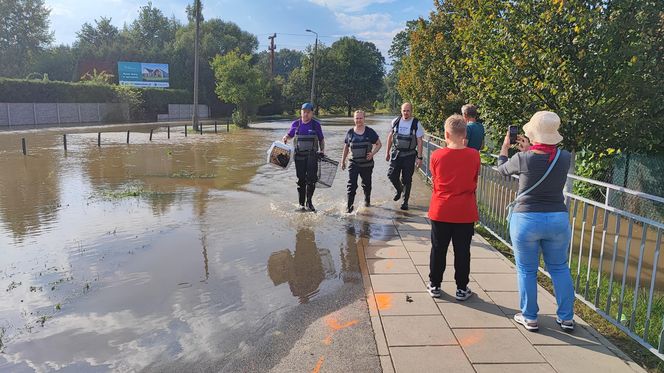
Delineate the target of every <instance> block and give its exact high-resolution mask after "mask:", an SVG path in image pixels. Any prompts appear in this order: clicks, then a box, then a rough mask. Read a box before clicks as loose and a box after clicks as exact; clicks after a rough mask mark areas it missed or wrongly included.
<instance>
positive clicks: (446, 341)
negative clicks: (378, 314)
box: [382, 315, 457, 347]
mask: <svg viewBox="0 0 664 373" xmlns="http://www.w3.org/2000/svg"><path fill="white" fill-rule="evenodd" d="M382 321H383V328H384V330H385V336H386V337H387V345H388V346H389V347H393V346H439V345H440V346H442V345H456V344H457V341H456V338H455V337H454V334H452V330H451V329H450V328H449V327H448V326H447V323H446V322H445V318H444V317H443V316H441V315H435V316H385V317H383V318H382Z"/></svg>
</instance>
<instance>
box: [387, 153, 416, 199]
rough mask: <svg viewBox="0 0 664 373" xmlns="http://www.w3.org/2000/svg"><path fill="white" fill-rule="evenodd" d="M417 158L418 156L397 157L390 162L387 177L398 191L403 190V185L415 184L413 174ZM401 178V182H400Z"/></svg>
mask: <svg viewBox="0 0 664 373" xmlns="http://www.w3.org/2000/svg"><path fill="white" fill-rule="evenodd" d="M415 157H417V154H412V155H408V156H405V157H397V158H396V159H393V160H391V161H390V168H389V170H388V171H387V177H388V178H389V179H390V181H391V182H392V184H393V185H394V187H395V188H396V189H397V190H401V186H402V183H403V185H410V184H411V183H412V182H413V173H414V172H415ZM399 177H401V182H399Z"/></svg>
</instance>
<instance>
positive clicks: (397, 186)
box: [392, 182, 403, 201]
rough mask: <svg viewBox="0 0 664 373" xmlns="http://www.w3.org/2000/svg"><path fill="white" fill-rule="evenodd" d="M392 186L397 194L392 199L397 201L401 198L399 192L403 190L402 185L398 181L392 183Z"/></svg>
mask: <svg viewBox="0 0 664 373" xmlns="http://www.w3.org/2000/svg"><path fill="white" fill-rule="evenodd" d="M392 184H393V185H394V188H396V190H397V194H395V195H394V200H395V201H398V200H400V199H401V193H402V192H403V186H402V184H401V183H400V182H396V183H392Z"/></svg>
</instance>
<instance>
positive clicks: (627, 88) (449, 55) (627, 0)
mask: <svg viewBox="0 0 664 373" xmlns="http://www.w3.org/2000/svg"><path fill="white" fill-rule="evenodd" d="M663 53H664V3H662V2H661V1H656V0H612V1H608V2H606V1H590V0H571V1H562V0H551V1H535V0H524V1H518V2H508V1H504V2H479V3H478V2H474V1H469V0H448V1H445V2H443V1H436V9H435V11H434V12H432V14H431V17H430V19H429V20H426V21H424V20H421V21H420V22H419V23H418V25H417V27H416V28H415V29H414V30H413V31H411V32H410V50H409V51H408V53H407V55H406V57H404V59H403V68H402V69H401V71H400V72H399V90H400V93H401V94H402V95H403V96H404V97H405V98H406V99H407V100H411V101H413V103H414V105H415V110H416V112H417V114H418V115H420V116H422V117H423V118H424V119H425V121H426V122H429V121H435V122H439V123H440V122H441V120H442V119H443V118H444V117H446V116H447V115H449V114H451V113H452V112H454V111H458V110H459V108H458V104H460V103H463V102H464V101H470V102H473V103H475V104H478V106H479V108H480V112H481V114H482V115H483V117H484V119H485V120H486V121H487V124H488V126H489V133H490V134H491V135H492V136H493V137H494V140H499V138H500V137H502V136H503V134H504V133H505V130H506V127H507V126H508V125H511V124H517V125H522V124H524V123H525V122H527V120H528V119H529V117H530V116H531V115H532V114H533V112H535V111H537V110H552V111H555V112H556V113H558V114H559V115H560V117H561V119H562V121H563V126H562V128H561V132H562V134H563V136H564V137H565V140H564V142H563V146H564V147H566V148H568V149H570V150H581V149H588V150H590V151H598V152H600V151H602V150H604V149H606V145H607V144H611V146H612V147H615V148H618V149H621V150H623V151H653V150H655V151H661V150H662V149H663V148H664V145H663V143H662V136H661V132H662V130H664V123H663V119H664V115H663V114H664V110H663V109H662V107H661V104H660V103H661V102H662V99H663V98H664V90H662V89H661V82H662V81H663V79H664V68H663V67H662V64H661V61H662V58H663ZM646 123H647V125H644V124H646ZM637 134H638V135H637ZM497 143H499V141H498V142H497Z"/></svg>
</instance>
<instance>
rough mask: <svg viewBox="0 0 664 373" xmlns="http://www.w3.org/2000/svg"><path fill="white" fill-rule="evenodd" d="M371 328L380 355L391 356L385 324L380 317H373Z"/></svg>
mask: <svg viewBox="0 0 664 373" xmlns="http://www.w3.org/2000/svg"><path fill="white" fill-rule="evenodd" d="M371 327H372V328H373V331H374V338H375V339H376V347H377V348H378V355H381V356H389V354H390V350H389V349H388V348H387V340H386V339H385V334H384V332H383V324H382V323H381V321H380V317H379V316H371Z"/></svg>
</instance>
